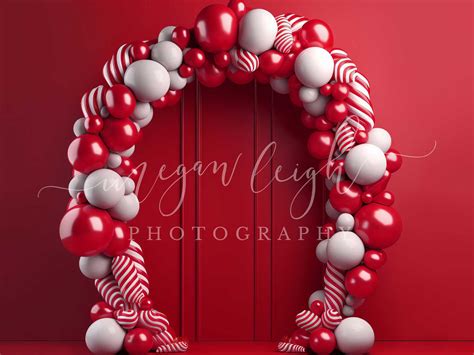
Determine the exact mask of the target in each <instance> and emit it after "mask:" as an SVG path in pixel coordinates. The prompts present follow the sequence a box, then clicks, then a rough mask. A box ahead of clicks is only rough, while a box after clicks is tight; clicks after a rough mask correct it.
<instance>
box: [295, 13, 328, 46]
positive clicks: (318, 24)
mask: <svg viewBox="0 0 474 355" xmlns="http://www.w3.org/2000/svg"><path fill="white" fill-rule="evenodd" d="M300 39H301V44H302V45H303V46H304V47H323V48H324V49H327V50H330V49H332V46H333V44H334V36H333V34H332V31H331V28H330V27H329V26H328V25H327V23H326V22H324V21H321V20H317V19H316V20H309V21H308V22H306V23H305V24H304V26H303V27H302V28H301V32H300Z"/></svg>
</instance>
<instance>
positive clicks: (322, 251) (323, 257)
mask: <svg viewBox="0 0 474 355" xmlns="http://www.w3.org/2000/svg"><path fill="white" fill-rule="evenodd" d="M328 242H329V240H328V239H324V240H322V241H320V242H319V243H318V246H317V247H316V257H317V258H318V260H319V261H320V262H322V263H323V264H326V263H327V262H328V252H327V247H328Z"/></svg>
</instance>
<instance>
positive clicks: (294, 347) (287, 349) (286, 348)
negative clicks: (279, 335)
mask: <svg viewBox="0 0 474 355" xmlns="http://www.w3.org/2000/svg"><path fill="white" fill-rule="evenodd" d="M277 350H278V351H279V352H281V353H304V352H305V351H306V349H305V348H304V347H303V346H301V345H298V344H291V343H287V342H284V341H280V342H279V343H278V346H277Z"/></svg>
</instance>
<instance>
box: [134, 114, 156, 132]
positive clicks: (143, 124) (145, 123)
mask: <svg viewBox="0 0 474 355" xmlns="http://www.w3.org/2000/svg"><path fill="white" fill-rule="evenodd" d="M152 119H153V110H150V113H149V114H148V116H146V117H145V118H144V119H143V120H140V121H136V123H137V124H138V125H139V126H140V128H143V127H146V126H148V125H149V124H150V122H151V120H152Z"/></svg>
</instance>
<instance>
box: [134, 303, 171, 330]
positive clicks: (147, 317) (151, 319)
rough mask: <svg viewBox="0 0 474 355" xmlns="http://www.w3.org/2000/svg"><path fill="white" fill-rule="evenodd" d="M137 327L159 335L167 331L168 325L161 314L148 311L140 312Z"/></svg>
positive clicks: (155, 311)
mask: <svg viewBox="0 0 474 355" xmlns="http://www.w3.org/2000/svg"><path fill="white" fill-rule="evenodd" d="M138 325H139V326H141V327H143V328H146V329H149V330H151V331H153V332H158V333H161V332H163V331H165V330H166V329H168V326H169V325H170V323H169V322H168V319H167V318H166V316H165V315H164V314H163V313H161V312H158V311H157V310H155V309H150V310H142V311H140V313H139V316H138Z"/></svg>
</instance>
